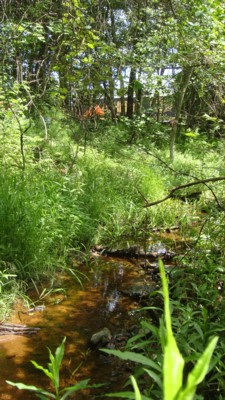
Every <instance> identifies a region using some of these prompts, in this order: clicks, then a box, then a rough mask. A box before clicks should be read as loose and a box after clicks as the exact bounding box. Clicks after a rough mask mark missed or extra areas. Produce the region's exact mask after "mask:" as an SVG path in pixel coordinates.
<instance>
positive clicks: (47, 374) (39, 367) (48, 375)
mask: <svg viewBox="0 0 225 400" xmlns="http://www.w3.org/2000/svg"><path fill="white" fill-rule="evenodd" d="M31 363H32V364H33V365H34V367H35V368H36V369H40V370H41V371H42V372H44V374H45V375H46V376H47V377H48V378H49V379H51V381H52V382H53V381H54V376H53V374H52V373H51V372H50V371H49V370H48V369H47V368H44V367H42V365H39V364H38V363H36V361H33V360H32V361H31Z"/></svg>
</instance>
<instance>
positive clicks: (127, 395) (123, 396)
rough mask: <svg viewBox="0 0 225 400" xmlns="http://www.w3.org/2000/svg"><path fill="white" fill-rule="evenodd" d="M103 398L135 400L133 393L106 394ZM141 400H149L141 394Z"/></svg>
mask: <svg viewBox="0 0 225 400" xmlns="http://www.w3.org/2000/svg"><path fill="white" fill-rule="evenodd" d="M104 397H118V398H120V399H131V400H135V394H134V393H133V392H117V393H108V394H104ZM141 400H150V399H149V397H146V396H144V395H143V394H142V397H141Z"/></svg>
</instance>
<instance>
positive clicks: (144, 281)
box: [0, 243, 169, 400]
mask: <svg viewBox="0 0 225 400" xmlns="http://www.w3.org/2000/svg"><path fill="white" fill-rule="evenodd" d="M163 249H165V247H163V246H162V245H161V243H160V245H158V247H154V253H155V254H154V258H153V259H151V260H150V255H149V260H147V262H148V272H149V271H150V272H149V273H148V274H146V270H145V267H146V261H143V258H142V257H140V253H139V256H138V255H137V257H135V256H133V255H129V256H130V258H129V259H127V258H125V257H123V258H115V257H109V256H104V255H100V254H99V253H97V252H96V250H95V252H94V253H93V254H92V262H91V264H90V265H89V266H83V267H82V273H84V274H85V275H86V279H84V281H83V286H80V284H79V283H78V282H77V281H76V280H74V279H72V278H71V276H68V275H64V276H60V277H59V279H58V281H56V282H55V290H56V291H55V292H54V291H53V292H52V294H51V296H50V297H49V299H47V300H46V299H45V307H43V308H40V309H39V310H36V311H35V312H31V313H27V312H26V310H23V309H21V305H20V304H18V305H17V308H16V309H15V311H14V315H13V317H12V319H11V321H10V322H13V323H20V324H25V325H27V326H29V327H32V326H34V327H38V328H40V330H39V332H37V333H36V334H34V335H31V336H22V335H21V336H17V335H6V336H4V335H1V336H0V345H1V357H0V375H1V378H0V386H1V400H25V399H26V400H31V399H34V395H33V394H32V393H28V392H24V391H19V390H17V389H16V388H14V387H11V386H9V385H7V384H6V383H5V380H11V381H14V382H23V383H26V384H30V385H31V384H33V385H35V386H38V387H44V388H45V389H47V390H51V387H50V386H49V382H48V381H47V379H46V378H45V376H44V375H43V374H42V373H41V372H40V371H39V370H35V369H34V367H33V366H32V364H31V363H30V360H35V361H36V362H37V363H38V364H41V365H44V366H46V365H47V362H48V350H47V349H46V348H47V347H49V348H50V349H51V350H52V352H53V353H54V351H55V348H56V347H57V346H58V345H59V344H60V343H61V341H62V339H63V338H64V336H66V337H67V340H66V346H65V357H64V360H63V366H62V371H61V385H62V387H65V386H70V385H73V384H75V383H77V382H79V381H80V380H83V379H86V378H90V379H91V382H90V383H105V386H104V392H105V393H107V392H109V391H121V390H122V387H123V384H124V382H125V381H126V379H127V378H128V376H129V375H130V374H131V372H132V366H131V365H130V364H129V363H125V362H122V361H120V360H118V359H117V358H115V357H110V358H109V356H106V355H104V354H102V353H100V352H99V350H98V348H96V347H95V346H92V345H91V337H92V336H93V335H94V334H95V333H97V332H99V331H101V330H102V329H103V328H107V329H109V331H110V333H111V334H112V338H113V340H112V341H111V343H110V346H112V345H113V347H114V348H119V349H122V348H123V346H124V345H125V344H126V340H127V339H128V338H129V335H132V329H136V328H137V326H139V322H140V319H141V318H144V316H143V314H142V313H136V312H135V310H137V309H138V308H140V307H141V302H142V300H144V299H145V298H146V297H148V296H149V293H150V291H154V290H156V289H157V279H158V278H154V279H153V275H154V271H156V273H155V276H156V274H157V256H160V255H161V256H165V257H166V256H167V255H168V254H169V253H166V252H165V251H164V250H163ZM151 251H152V248H151ZM100 253H101V251H100ZM114 256H116V254H114ZM117 256H118V254H117ZM120 256H121V254H120ZM126 257H128V254H127V255H126ZM140 265H141V267H140ZM60 289H62V291H60ZM33 299H34V297H33ZM106 345H107V343H106ZM101 347H104V346H101ZM102 391H103V389H101V393H102ZM95 393H96V394H97V393H98V394H99V390H98V391H97V390H87V391H85V392H83V393H79V392H77V393H76V400H86V399H88V400H90V399H94V398H95ZM74 398H75V397H74ZM71 399H73V397H72V396H71Z"/></svg>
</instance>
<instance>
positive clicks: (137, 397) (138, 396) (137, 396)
mask: <svg viewBox="0 0 225 400" xmlns="http://www.w3.org/2000/svg"><path fill="white" fill-rule="evenodd" d="M130 379H131V383H132V385H133V388H134V393H135V400H142V397H141V393H140V390H139V387H138V385H137V381H136V379H135V377H134V376H131V377H130Z"/></svg>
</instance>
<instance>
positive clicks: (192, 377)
mask: <svg viewBox="0 0 225 400" xmlns="http://www.w3.org/2000/svg"><path fill="white" fill-rule="evenodd" d="M159 268H160V275H161V280H162V292H163V298H164V320H165V322H164V321H163V319H161V321H160V328H159V331H158V333H159V335H160V338H161V344H162V351H163V362H162V367H161V366H160V364H159V365H158V364H157V363H156V362H154V361H152V360H151V359H150V358H146V357H143V356H141V355H139V354H137V353H134V352H124V353H123V352H118V351H116V350H103V351H104V352H106V353H108V354H112V355H114V356H117V357H119V358H121V359H125V360H129V361H134V362H136V363H138V364H142V365H143V364H144V366H145V368H144V372H147V374H148V375H149V376H150V377H151V379H153V380H154V381H155V382H156V384H157V385H158V386H159V387H160V389H161V388H163V398H164V399H165V400H191V399H193V398H194V395H195V392H196V389H197V386H198V385H199V384H200V383H201V382H202V381H203V380H204V378H205V376H206V374H207V373H208V371H209V368H210V361H211V357H212V354H213V351H214V349H215V347H216V344H217V341H218V337H214V338H213V339H211V340H210V342H209V343H208V345H207V348H206V349H205V350H204V351H203V353H202V354H200V355H199V356H198V358H197V362H196V364H195V366H194V367H193V369H192V370H191V371H190V372H189V373H188V375H187V378H186V382H185V383H184V364H185V361H184V358H183V357H182V355H181V353H180V351H179V349H178V346H177V342H176V339H175V336H174V334H173V330H172V321H171V311H170V302H169V289H168V282H167V278H166V275H165V270H164V267H163V264H162V262H161V261H159ZM150 328H151V327H150ZM151 329H152V328H151ZM149 367H150V369H149ZM161 368H162V376H163V386H162V384H161V381H160V379H159V377H158V376H157V374H156V373H155V372H156V371H160V370H161ZM131 381H132V385H133V387H134V396H133V397H130V395H129V397H128V398H133V399H135V400H138V399H142V398H143V399H150V398H151V397H146V396H143V397H142V395H141V393H140V391H139V388H138V385H137V381H136V379H135V377H132V380H131ZM123 395H126V392H125V393H124V394H123ZM150 395H151V394H150ZM113 396H114V394H108V395H107V397H113ZM118 397H123V396H121V394H120V393H119V394H118Z"/></svg>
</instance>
